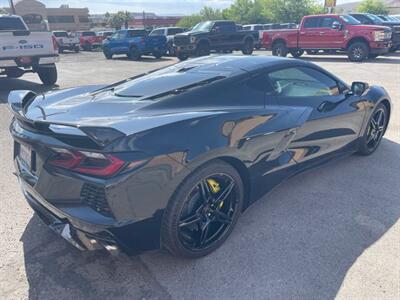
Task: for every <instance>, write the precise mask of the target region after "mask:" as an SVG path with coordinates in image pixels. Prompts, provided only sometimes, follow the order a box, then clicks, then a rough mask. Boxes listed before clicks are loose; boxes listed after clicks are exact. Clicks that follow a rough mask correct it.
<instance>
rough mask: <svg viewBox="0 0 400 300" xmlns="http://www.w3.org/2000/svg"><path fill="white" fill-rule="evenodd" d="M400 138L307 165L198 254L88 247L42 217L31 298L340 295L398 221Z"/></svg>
mask: <svg viewBox="0 0 400 300" xmlns="http://www.w3.org/2000/svg"><path fill="white" fill-rule="evenodd" d="M399 169H400V145H399V144H397V143H395V142H391V141H389V140H387V139H385V140H384V141H383V142H382V145H381V147H380V148H379V149H378V151H377V152H376V153H375V154H374V155H372V156H369V157H360V156H350V157H345V158H343V159H339V160H336V161H335V162H334V163H329V164H327V165H324V166H322V167H320V168H318V169H314V170H311V171H308V172H306V173H302V174H300V175H298V176H296V177H293V178H291V179H289V180H288V181H286V182H285V183H283V184H282V185H280V186H279V187H278V188H277V189H275V190H274V191H273V192H272V193H270V194H269V195H267V196H266V197H264V198H263V199H261V200H260V201H258V202H257V203H255V204H254V205H253V206H252V207H250V208H249V209H248V210H247V211H246V212H245V213H244V214H243V215H242V216H241V218H240V219H239V222H238V224H237V226H236V228H235V230H234V232H233V234H232V236H231V238H230V239H228V240H227V242H226V243H225V244H224V245H223V246H222V247H221V248H220V249H218V250H217V251H216V252H214V253H213V254H211V255H209V256H207V257H205V258H202V259H198V260H182V259H177V258H173V257H171V256H170V255H168V254H166V253H164V252H153V253H147V254H143V255H141V256H138V257H127V256H125V255H120V256H117V257H112V256H109V255H108V254H107V253H105V252H80V251H78V250H75V249H74V248H73V247H72V246H69V244H67V243H66V242H65V241H63V240H62V239H61V238H59V237H58V236H56V235H55V234H54V233H53V232H52V231H50V230H49V229H48V228H47V227H46V226H45V225H44V224H42V223H41V221H40V220H39V218H38V217H36V216H34V217H33V218H32V219H31V220H30V221H29V224H28V225H27V226H26V229H25V231H24V233H23V235H22V237H21V241H22V243H23V248H24V256H25V268H26V275H27V278H28V281H29V286H30V289H29V295H30V299H41V298H57V299H73V298H76V299H81V298H84V299H92V298H106V299H108V298H114V299H116V298H118V299H121V298H124V299H139V298H140V299H142V298H146V299H153V298H154V299H175V298H178V299H188V298H195V299H210V298H212V299H215V298H217V299H334V298H335V296H336V295H337V294H338V292H339V290H340V288H341V285H342V283H343V281H344V278H345V276H346V274H347V273H348V271H349V269H350V268H352V266H353V264H354V263H355V261H356V260H357V259H358V258H359V257H360V255H361V254H362V253H363V252H364V250H366V249H367V248H369V247H370V246H373V245H374V244H375V243H376V242H378V241H379V240H380V239H381V237H382V236H383V235H384V234H385V233H386V232H387V231H388V230H389V229H390V228H391V227H392V226H393V225H394V224H395V223H396V222H397V221H398V219H399V217H400V206H399V203H398V195H399V193H400V188H399V182H400V173H399V171H398V170H399Z"/></svg>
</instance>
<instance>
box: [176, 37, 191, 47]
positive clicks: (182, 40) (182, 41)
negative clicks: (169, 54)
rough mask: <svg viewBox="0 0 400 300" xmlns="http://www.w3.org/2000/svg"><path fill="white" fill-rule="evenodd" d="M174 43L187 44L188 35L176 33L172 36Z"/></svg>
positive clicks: (188, 41)
mask: <svg viewBox="0 0 400 300" xmlns="http://www.w3.org/2000/svg"><path fill="white" fill-rule="evenodd" d="M174 44H175V45H176V46H181V45H187V44H190V37H189V36H187V35H181V36H179V35H176V36H175V37H174Z"/></svg>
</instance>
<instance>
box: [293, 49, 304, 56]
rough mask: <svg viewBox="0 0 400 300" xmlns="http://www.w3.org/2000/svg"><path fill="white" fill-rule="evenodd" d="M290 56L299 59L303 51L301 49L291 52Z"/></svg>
mask: <svg viewBox="0 0 400 300" xmlns="http://www.w3.org/2000/svg"><path fill="white" fill-rule="evenodd" d="M290 54H291V55H292V56H293V57H295V58H298V57H300V56H302V55H303V54H304V50H301V49H296V50H291V51H290Z"/></svg>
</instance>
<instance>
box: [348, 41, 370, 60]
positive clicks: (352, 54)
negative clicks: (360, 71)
mask: <svg viewBox="0 0 400 300" xmlns="http://www.w3.org/2000/svg"><path fill="white" fill-rule="evenodd" d="M347 56H348V58H349V60H350V61H354V62H362V61H364V60H366V59H367V58H368V56H369V47H368V45H367V44H366V43H364V42H355V43H353V44H351V45H350V46H349V48H348V49H347Z"/></svg>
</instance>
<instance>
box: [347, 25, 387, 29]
mask: <svg viewBox="0 0 400 300" xmlns="http://www.w3.org/2000/svg"><path fill="white" fill-rule="evenodd" d="M349 27H350V28H354V29H364V30H391V29H390V27H389V26H381V25H364V24H360V25H351V26H349Z"/></svg>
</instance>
